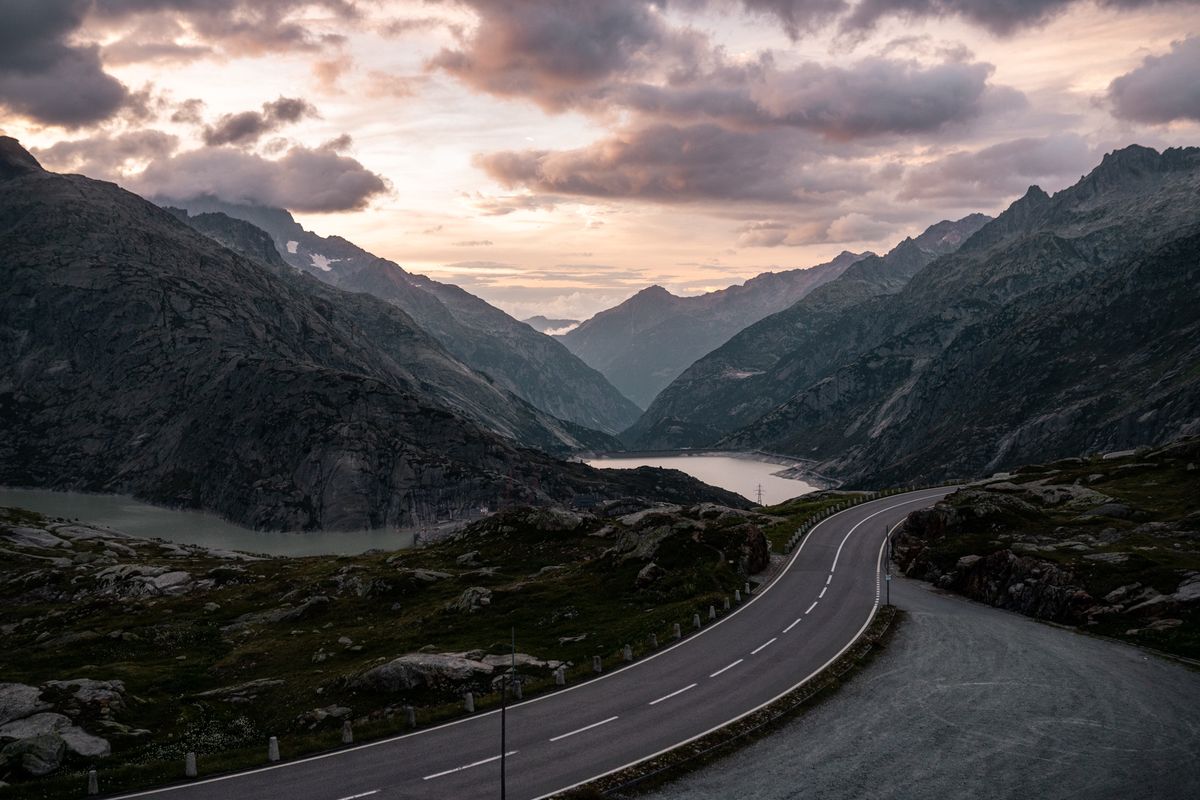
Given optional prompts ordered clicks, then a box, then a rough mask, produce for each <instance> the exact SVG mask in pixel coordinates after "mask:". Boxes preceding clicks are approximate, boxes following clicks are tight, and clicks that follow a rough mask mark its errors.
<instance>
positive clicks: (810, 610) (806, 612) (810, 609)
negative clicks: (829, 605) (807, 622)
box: [804, 600, 820, 614]
mask: <svg viewBox="0 0 1200 800" xmlns="http://www.w3.org/2000/svg"><path fill="white" fill-rule="evenodd" d="M819 602H820V601H819V600H814V601H813V604H812V605H811V606H809V607H808V611H805V612H804V613H805V614H811V613H812V610H813V609H814V608H816V607H817V603H819Z"/></svg>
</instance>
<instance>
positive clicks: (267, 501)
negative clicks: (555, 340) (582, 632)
mask: <svg viewBox="0 0 1200 800" xmlns="http://www.w3.org/2000/svg"><path fill="white" fill-rule="evenodd" d="M0 145H2V146H3V152H4V154H5V155H4V163H6V164H8V163H16V164H19V165H23V168H22V169H20V170H15V171H14V170H12V169H6V170H5V174H7V175H8V176H9V177H7V178H5V179H4V184H3V188H2V190H0V268H2V269H3V270H4V274H5V280H6V288H5V292H4V294H3V295H2V296H0V483H4V484H10V485H25V486H39V487H47V488H58V489H82V490H88V491H107V492H118V493H125V494H132V495H135V496H138V497H142V498H145V499H149V500H152V501H156V502H162V503H166V504H169V505H178V506H185V507H193V508H204V509H210V510H213V511H216V512H218V513H221V514H223V515H224V516H226V517H228V518H230V519H233V520H236V521H238V522H241V523H244V524H247V525H250V526H253V527H262V528H276V529H302V528H317V527H327V528H361V527H374V526H382V525H409V524H415V523H417V522H421V521H426V520H427V519H428V518H429V517H433V516H438V515H443V514H446V513H451V512H462V511H464V510H466V509H471V508H475V507H478V506H479V505H487V506H491V507H495V506H496V505H498V504H502V503H508V502H529V503H545V502H550V501H555V500H557V501H559V502H569V501H570V500H571V499H572V498H574V497H575V496H576V495H579V494H589V495H596V496H599V497H620V496H625V495H639V496H654V495H655V494H656V493H658V492H662V493H663V496H662V498H661V499H663V500H670V499H671V497H670V496H671V495H677V496H678V500H680V501H693V502H694V501H696V500H700V499H705V497H697V495H702V496H705V495H707V496H714V497H717V498H720V499H721V500H725V501H728V502H732V503H733V504H739V503H740V501H739V500H737V499H735V498H734V496H733V495H730V494H729V493H726V492H720V491H719V490H715V489H714V490H711V492H710V491H709V487H704V486H703V484H699V483H698V482H695V481H693V480H691V479H689V478H686V477H685V476H683V475H682V474H680V473H674V472H670V471H664V470H658V471H642V470H639V471H626V472H609V473H601V472H599V471H596V470H591V469H589V468H587V467H586V466H584V465H582V464H568V463H564V462H559V461H556V460H555V459H553V458H552V457H550V456H548V455H546V454H544V453H542V452H538V451H535V450H526V449H522V448H521V447H520V445H519V443H520V442H526V443H529V442H535V443H537V444H544V445H546V446H547V447H549V446H551V445H552V444H553V442H554V441H558V442H559V443H561V444H566V441H565V440H564V439H563V436H564V435H565V436H566V439H567V440H570V439H571V435H570V432H569V431H568V426H565V425H564V424H562V423H559V422H557V421H554V420H553V418H551V417H549V416H548V415H545V414H543V413H542V412H538V411H536V410H535V409H533V408H531V407H530V406H528V405H526V404H524V403H523V402H522V401H520V400H519V399H517V398H515V397H513V396H512V395H510V394H508V393H507V392H505V391H504V390H503V389H502V388H501V387H497V386H495V385H493V384H492V383H490V382H489V381H488V380H487V379H486V378H485V377H484V376H480V375H478V374H477V373H474V372H473V371H472V370H470V369H469V368H467V367H466V366H464V365H463V364H461V363H460V362H458V361H457V360H455V359H454V358H453V357H452V356H451V355H450V354H448V353H446V351H445V350H444V349H443V348H442V347H441V346H440V345H439V344H438V343H437V342H436V341H434V340H433V339H431V338H430V337H429V336H427V335H426V334H425V333H424V332H423V331H422V330H421V329H420V328H419V327H418V326H417V325H416V324H414V323H413V321H412V319H411V318H410V317H408V316H407V315H406V314H404V313H403V312H402V311H400V310H398V309H396V308H395V307H393V306H391V305H389V304H387V303H383V302H380V301H377V300H374V299H373V298H369V297H358V298H355V297H353V296H350V295H347V294H346V293H345V292H340V291H337V290H335V289H332V288H330V287H327V286H323V285H321V284H319V283H318V282H316V281H312V280H310V279H307V278H302V277H300V276H296V275H291V274H289V275H288V276H287V277H283V276H280V275H278V274H276V271H275V270H274V269H272V268H271V267H269V266H266V265H264V264H262V263H260V262H258V261H253V260H250V259H247V258H245V257H243V256H241V255H238V254H236V253H235V252H233V251H231V250H229V249H227V248H226V247H222V246H220V245H219V244H217V243H216V242H214V241H212V240H211V239H210V238H208V237H206V236H203V235H201V234H199V233H197V232H196V231H194V230H192V229H191V228H190V227H188V226H187V225H184V224H183V223H181V222H180V221H179V220H178V219H176V218H175V217H173V216H172V215H171V214H169V213H168V212H166V211H163V210H162V209H159V208H157V207H156V206H154V205H152V204H150V203H148V202H146V201H144V200H142V199H141V198H139V197H137V196H136V195H132V194H130V193H128V192H125V191H123V190H121V189H119V188H118V187H116V186H115V185H113V184H109V183H103V182H99V181H93V180H90V179H87V178H84V177H81V176H62V175H54V174H51V173H47V172H43V171H42V170H41V169H40V168H37V167H36V162H33V164H34V166H33V167H30V166H29V165H28V161H26V160H25V159H22V158H20V157H19V155H20V154H19V153H17V154H16V156H14V155H13V153H14V152H15V150H17V149H19V145H16V143H15V142H13V141H12V140H0ZM21 152H23V151H21ZM26 156H27V154H26ZM29 160H32V159H29ZM243 233H244V232H243ZM531 437H532V438H531Z"/></svg>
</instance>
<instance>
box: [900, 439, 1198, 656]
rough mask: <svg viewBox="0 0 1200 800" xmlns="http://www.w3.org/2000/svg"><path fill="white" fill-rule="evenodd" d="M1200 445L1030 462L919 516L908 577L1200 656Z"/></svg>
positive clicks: (910, 527)
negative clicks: (1029, 464)
mask: <svg viewBox="0 0 1200 800" xmlns="http://www.w3.org/2000/svg"><path fill="white" fill-rule="evenodd" d="M1198 465H1200V439H1196V438H1191V439H1187V440H1183V441H1180V442H1177V443H1174V444H1171V445H1168V446H1165V447H1162V448H1159V449H1156V450H1142V451H1138V452H1136V453H1131V454H1128V455H1125V456H1123V457H1117V458H1099V457H1093V458H1089V459H1080V458H1074V459H1068V460H1064V461H1059V462H1054V463H1050V464H1039V465H1031V466H1024V467H1021V468H1019V469H1017V470H1015V471H1014V472H1012V473H1001V474H998V475H995V476H993V477H991V478H989V479H986V480H983V481H979V482H977V483H973V484H971V485H969V486H967V487H965V488H964V489H961V490H959V491H958V492H956V493H954V494H953V495H950V496H949V497H948V498H946V499H945V500H944V501H942V502H941V503H938V504H937V505H936V506H935V507H933V508H931V509H926V510H922V511H918V512H914V513H913V514H911V515H910V516H909V518H908V520H907V521H906V522H905V525H904V527H903V528H902V529H901V531H900V533H899V534H898V536H897V540H896V544H895V557H896V560H897V562H898V563H899V565H900V567H901V569H902V570H903V571H904V572H905V573H906V574H908V575H911V576H914V577H918V578H922V579H924V580H927V581H931V582H933V583H936V584H937V585H938V586H941V587H943V588H947V589H951V590H953V591H956V592H960V593H962V594H965V595H967V596H968V597H972V598H974V599H976V600H980V601H982V602H985V603H989V604H990V605H994V606H998V607H1000V608H1008V609H1012V610H1014V611H1018V612H1020V613H1022V614H1028V615H1029V616H1033V617H1038V618H1040V619H1047V620H1052V621H1054V622H1061V623H1066V624H1070V625H1080V626H1083V627H1085V628H1086V629H1087V630H1092V631H1096V632H1099V633H1105V634H1107V635H1110V636H1115V637H1118V638H1123V639H1128V640H1130V641H1133V642H1136V643H1139V644H1149V645H1152V646H1153V647H1156V648H1158V649H1161V650H1166V651H1170V652H1175V653H1178V654H1180V655H1186V656H1191V657H1200V467H1198Z"/></svg>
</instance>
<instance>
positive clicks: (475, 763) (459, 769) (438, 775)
mask: <svg viewBox="0 0 1200 800" xmlns="http://www.w3.org/2000/svg"><path fill="white" fill-rule="evenodd" d="M516 754H517V751H516V750H509V751H508V752H507V753H505V754H504V755H505V756H515V755H516ZM499 760H500V756H492V757H491V758H485V759H482V760H480V761H472V762H471V763H470V764H463V765H462V766H461V767H455V768H454V769H448V770H445V771H444V772H435V773H433V774H432V775H426V776H425V777H424V778H421V780H423V781H431V780H433V779H434V778H441V777H442V776H444V775H453V774H454V773H455V772H462V771H463V770H464V769H471V767H481V766H483V765H484V764H490V763H492V762H493V761H499Z"/></svg>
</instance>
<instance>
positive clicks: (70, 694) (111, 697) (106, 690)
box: [42, 678, 125, 716]
mask: <svg viewBox="0 0 1200 800" xmlns="http://www.w3.org/2000/svg"><path fill="white" fill-rule="evenodd" d="M42 691H43V692H44V693H45V694H47V695H48V696H50V697H55V698H57V696H58V693H62V694H63V695H65V697H64V698H63V700H61V701H60V700H58V699H56V700H55V702H56V703H60V704H61V705H65V706H68V707H69V708H68V712H69V711H70V707H74V708H78V709H84V708H86V709H88V710H90V711H93V712H95V713H98V714H100V715H102V716H108V715H109V714H110V713H112V712H114V711H121V710H123V709H124V708H125V683H124V682H123V681H98V680H95V679H93V678H72V679H70V680H65V681H46V683H44V684H42Z"/></svg>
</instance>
